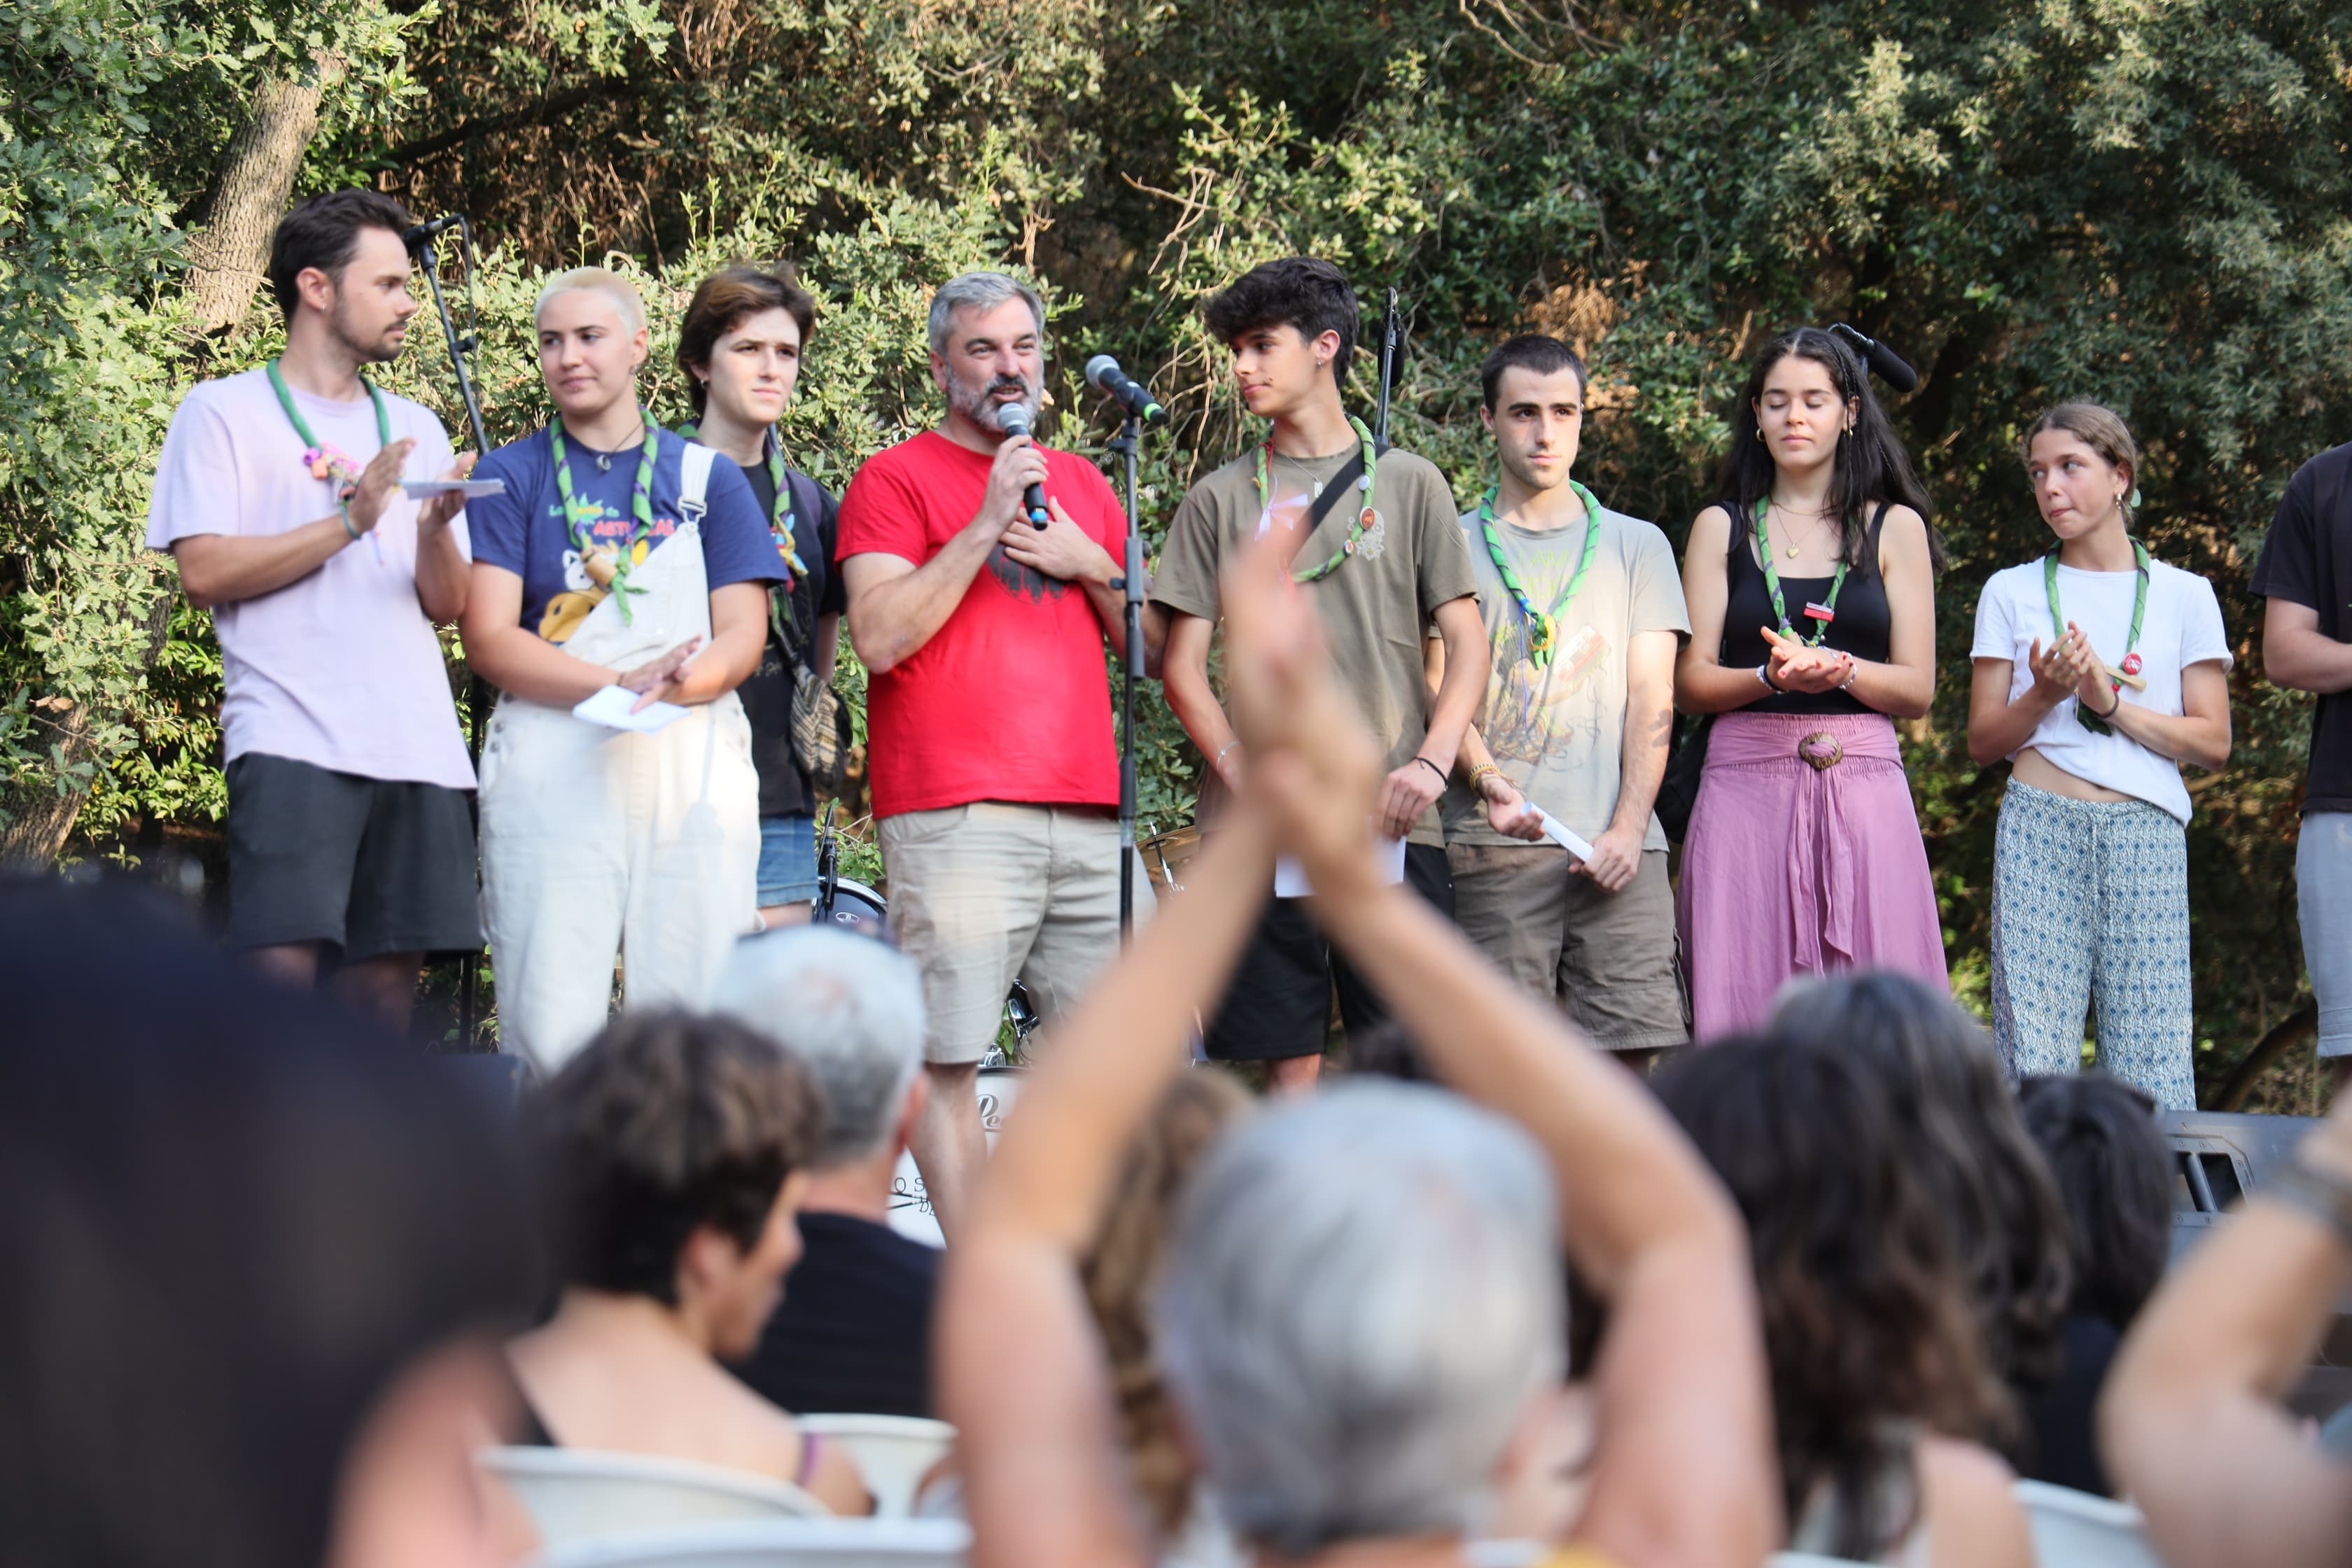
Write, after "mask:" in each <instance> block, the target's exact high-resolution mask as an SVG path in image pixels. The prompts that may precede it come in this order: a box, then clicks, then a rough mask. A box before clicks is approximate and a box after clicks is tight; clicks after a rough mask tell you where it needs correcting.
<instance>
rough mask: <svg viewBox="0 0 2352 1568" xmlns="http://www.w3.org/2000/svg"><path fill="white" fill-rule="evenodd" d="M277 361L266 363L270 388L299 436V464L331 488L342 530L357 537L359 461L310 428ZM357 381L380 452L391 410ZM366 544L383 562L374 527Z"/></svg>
mask: <svg viewBox="0 0 2352 1568" xmlns="http://www.w3.org/2000/svg"><path fill="white" fill-rule="evenodd" d="M278 363H279V362H278V361H277V360H271V361H270V362H269V390H270V391H272V392H274V393H276V394H277V395H278V407H280V408H283V409H284V410H286V420H287V423H289V425H292V426H294V434H295V435H296V436H298V437H300V438H301V441H302V447H303V452H302V466H303V467H305V468H309V469H310V477H311V478H312V479H325V480H326V481H327V482H328V483H329V484H331V486H333V487H334V491H335V510H336V511H338V512H339V513H341V516H342V520H343V531H344V532H346V533H348V534H350V535H351V536H352V539H353V540H357V539H358V538H359V536H360V534H359V530H358V529H357V528H354V527H353V526H352V491H353V490H355V489H358V488H359V482H360V464H359V461H358V459H357V458H352V456H351V455H350V454H348V453H345V452H339V451H337V450H336V449H335V448H334V447H330V446H328V445H327V444H326V443H325V442H324V441H321V440H320V439H319V436H318V433H317V432H316V431H314V430H312V429H311V428H310V421H309V420H308V419H305V418H303V417H302V410H301V409H300V408H299V406H297V405H296V404H295V402H294V393H293V390H292V389H291V388H289V386H288V385H287V384H286V377H285V376H284V375H283V374H280V373H279V371H278ZM360 384H361V385H362V386H364V387H366V388H367V395H368V401H369V402H370V403H373V404H374V405H375V443H376V450H377V451H379V452H381V451H383V449H384V448H385V447H389V446H391V445H392V413H391V411H390V410H389V409H387V408H385V407H384V405H383V393H382V392H380V391H378V390H377V388H376V384H375V383H373V382H372V381H370V380H369V379H368V378H367V377H366V376H362V377H360ZM368 544H369V546H370V547H371V548H372V549H373V550H374V552H375V563H376V564H377V565H379V566H381V565H383V541H382V540H380V539H378V538H377V537H376V536H375V531H374V530H373V529H370V530H369V531H368Z"/></svg>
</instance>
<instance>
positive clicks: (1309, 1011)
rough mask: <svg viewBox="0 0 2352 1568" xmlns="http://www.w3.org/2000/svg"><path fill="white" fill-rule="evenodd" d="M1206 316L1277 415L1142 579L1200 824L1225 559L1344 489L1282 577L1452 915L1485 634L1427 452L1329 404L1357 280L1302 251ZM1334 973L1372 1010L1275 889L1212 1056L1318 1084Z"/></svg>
mask: <svg viewBox="0 0 2352 1568" xmlns="http://www.w3.org/2000/svg"><path fill="white" fill-rule="evenodd" d="M1205 315H1206V317H1207V321H1208V326H1209V330H1210V331H1212V332H1214V333H1215V334H1216V335H1217V336H1218V337H1219V338H1221V339H1223V341H1224V342H1227V343H1229V344H1230V345H1232V348H1233V351H1234V375H1235V377H1236V378H1237V379H1238V380H1239V382H1240V384H1241V393H1242V401H1243V403H1244V405H1246V406H1247V407H1248V408H1249V411H1250V412H1251V413H1252V414H1255V415H1258V416H1263V417H1265V418H1268V419H1271V420H1272V421H1273V425H1274V427H1273V430H1272V432H1271V433H1270V436H1269V438H1268V439H1267V441H1266V442H1265V444H1264V445H1263V446H1261V447H1255V448H1254V449H1252V450H1250V451H1248V452H1246V453H1244V454H1243V455H1242V456H1240V457H1238V458H1234V461H1232V462H1230V463H1228V464H1226V465H1225V466H1224V467H1223V468H1220V469H1218V470H1217V471H1216V472H1215V473H1213V474H1211V475H1210V476H1209V477H1208V478H1207V479H1202V481H1201V482H1200V483H1199V484H1197V485H1195V486H1193V487H1192V491H1191V492H1190V493H1189V494H1187V495H1186V496H1185V498H1184V502H1183V505H1182V506H1181V507H1180V508H1178V509H1177V512H1176V518H1175V521H1173V522H1172V523H1171V525H1170V526H1169V531H1168V541H1167V543H1166V545H1165V547H1164V548H1163V549H1162V551H1161V553H1160V567H1159V572H1158V574H1157V576H1156V577H1155V579H1154V581H1153V585H1152V592H1151V603H1152V605H1153V606H1154V609H1155V612H1156V613H1157V614H1159V615H1161V616H1165V617H1166V618H1167V621H1168V631H1167V645H1166V647H1167V652H1166V662H1165V677H1166V680H1167V686H1168V701H1169V705H1170V706H1171V707H1172V708H1173V709H1175V710H1176V716H1177V717H1178V718H1179V719H1181V721H1183V723H1184V728H1185V730H1186V731H1188V732H1190V734H1191V735H1192V740H1193V742H1194V743H1195V744H1196V745H1198V746H1199V747H1200V748H1201V754H1202V756H1203V757H1204V758H1206V759H1208V761H1209V763H1210V769H1209V773H1210V776H1209V778H1208V780H1207V782H1206V784H1205V785H1204V787H1203V788H1202V796H1201V813H1202V819H1203V821H1204V822H1212V823H1213V818H1214V816H1215V814H1216V811H1217V810H1218V808H1219V807H1220V806H1221V805H1223V800H1224V797H1225V796H1226V795H1227V794H1229V793H1230V792H1231V791H1232V789H1233V788H1234V787H1235V786H1236V785H1237V784H1238V783H1239V782H1240V779H1241V776H1242V772H1243V769H1244V765H1245V762H1246V759H1245V758H1244V754H1243V751H1242V747H1241V744H1240V742H1237V741H1236V740H1234V731H1233V728H1232V726H1231V725H1230V724H1229V723H1228V722H1227V721H1226V719H1225V714H1224V710H1223V708H1222V707H1221V706H1220V705H1219V703H1218V700H1217V695H1216V692H1215V691H1214V690H1213V689H1212V687H1211V686H1210V684H1209V674H1208V658H1209V643H1210V638H1211V635H1212V633H1213V631H1214V629H1215V626H1216V623H1217V618H1218V613H1219V610H1218V597H1217V570H1218V567H1219V564H1220V563H1222V562H1223V560H1224V559H1226V557H1227V556H1228V554H1229V552H1232V551H1234V550H1235V549H1236V548H1238V547H1239V546H1240V545H1241V544H1243V543H1244V542H1247V541H1248V540H1250V539H1252V538H1254V537H1255V536H1256V535H1257V534H1258V533H1259V532H1261V531H1263V530H1264V529H1265V528H1266V527H1267V526H1270V524H1271V522H1272V521H1273V519H1274V517H1275V516H1276V514H1277V513H1278V512H1280V511H1282V510H1286V509H1297V510H1304V511H1306V512H1307V513H1308V515H1310V516H1311V515H1312V514H1313V511H1314V510H1315V509H1316V507H1317V504H1318V502H1319V501H1323V500H1325V497H1326V492H1327V490H1328V489H1333V488H1337V489H1339V491H1340V493H1339V494H1338V495H1337V496H1335V497H1332V498H1331V499H1330V500H1329V502H1328V506H1326V507H1325V509H1324V516H1323V519H1322V521H1321V522H1320V523H1319V524H1318V525H1316V526H1315V527H1314V528H1313V529H1312V531H1310V533H1309V534H1308V537H1307V542H1306V543H1305V544H1304V545H1303V546H1302V547H1301V548H1300V550H1299V552H1298V555H1297V561H1296V563H1294V566H1293V571H1294V574H1296V575H1297V578H1298V579H1299V581H1300V582H1301V583H1302V584H1309V586H1308V587H1307V592H1308V593H1310V594H1311V595H1313V596H1314V598H1315V602H1316V607H1317V609H1318V611H1319V612H1320V615H1321V617H1322V621H1323V626H1324V629H1325V632H1326V634H1327V636H1328V639H1329V642H1330V647H1331V656H1332V658H1333V661H1334V662H1335V663H1336V664H1337V665H1338V667H1339V678H1340V680H1341V682H1342V683H1343V684H1344V685H1345V686H1346V687H1347V689H1348V690H1349V693H1350V694H1351V695H1352V696H1353V697H1354V698H1355V700H1356V701H1357V703H1358V705H1359V707H1360V709H1361V710H1362V713H1363V716H1364V719H1365V721H1367V722H1368V723H1369V724H1370V726H1371V728H1372V731H1373V733H1375V734H1376V735H1378V736H1379V737H1380V738H1381V741H1382V742H1384V743H1385V744H1386V745H1387V746H1388V764H1389V768H1390V770H1391V771H1390V773H1389V775H1388V782H1387V784H1386V786H1385V787H1384V789H1383V790H1382V793H1381V801H1380V817H1381V820H1380V823H1379V827H1380V831H1381V833H1382V834H1383V835H1384V836H1386V837H1390V838H1392V839H1403V840H1404V841H1405V843H1404V847H1403V852H1404V875H1405V879H1406V880H1407V881H1409V882H1410V883H1412V886H1413V888H1414V889H1416V890H1417V891H1419V892H1420V893H1421V894H1422V895H1423V897H1424V898H1426V899H1428V900H1429V901H1430V902H1431V903H1433V904H1434V905H1435V906H1437V907H1438V908H1439V909H1441V910H1445V911H1446V912H1447V913H1448V914H1449V915H1450V914H1451V913H1452V912H1453V883H1452V879H1451V877H1450V876H1449V874H1448V872H1447V870H1446V861H1445V840H1444V832H1443V830H1442V828H1441V827H1440V826H1439V823H1438V817H1437V813H1436V811H1435V809H1434V807H1435V805H1436V802H1437V800H1438V797H1439V796H1440V795H1443V794H1444V790H1445V786H1446V784H1447V781H1448V780H1449V779H1450V778H1451V777H1452V774H1453V768H1454V758H1455V756H1456V755H1457V753H1458V752H1460V749H1461V745H1462V736H1463V731H1465V729H1466V728H1467V727H1468V725H1469V722H1470V716H1471V713H1472V711H1473V710H1474V709H1475V707H1476V705H1477V703H1478V701H1479V700H1480V699H1481V698H1482V697H1483V696H1484V695H1485V693H1486V630H1485V627H1484V626H1483V625H1482V624H1481V622H1480V620H1479V616H1478V604H1477V599H1476V597H1475V593H1476V585H1475V581H1474V579H1473V576H1472V570H1471V563H1470V553H1469V550H1468V548H1467V547H1466V545H1465V542H1464V541H1463V537H1462V531H1461V528H1460V527H1459V526H1458V524H1457V523H1456V521H1455V517H1456V512H1455V508H1454V496H1453V492H1452V491H1451V490H1450V489H1448V488H1447V486H1446V483H1445V479H1444V476H1443V475H1441V474H1440V473H1439V472H1438V471H1437V469H1436V468H1434V467H1433V466H1432V465H1431V464H1430V463H1429V462H1428V461H1426V460H1425V459H1423V458H1417V457H1414V456H1413V455H1412V453H1410V452H1399V451H1388V452H1380V453H1374V452H1373V451H1372V449H1371V448H1372V439H1371V436H1370V432H1369V431H1368V430H1367V429H1366V428H1365V427H1364V425H1363V423H1362V422H1361V421H1360V420H1353V419H1350V418H1349V416H1348V413H1347V411H1346V409H1345V407H1344V406H1343V405H1341V403H1340V399H1339V386H1340V384H1341V382H1342V381H1343V380H1344V379H1345V377H1346V374H1347V368H1348V359H1349V354H1350V353H1352V352H1353V351H1354V348H1355V343H1356V332H1357V322H1358V316H1357V310H1356V296H1355V291H1354V289H1352V288H1351V287H1350V286H1349V282H1348V279H1347V277H1346V275H1345V274H1343V273H1342V272H1340V270H1339V268H1337V267H1334V266H1332V265H1331V264H1330V263H1329V262H1328V261H1318V260H1314V259H1311V258H1305V257H1291V258H1286V259H1284V260H1280V261H1269V262H1266V263H1265V264H1264V265H1263V266H1260V267H1256V268H1252V269H1251V270H1250V271H1249V272H1247V273H1245V274H1244V275H1243V277H1242V278H1241V279H1238V280H1237V281H1235V282H1234V285H1233V287H1232V288H1230V289H1226V290H1225V291H1224V292H1223V293H1222V294H1220V295H1218V296H1216V297H1215V298H1214V299H1213V300H1210V301H1209V303H1208V306H1207V308H1206V310H1205ZM1367 481H1369V483H1367ZM1432 632H1433V635H1434V636H1435V637H1436V638H1438V639H1440V640H1442V641H1443V642H1444V647H1445V656H1446V669H1445V676H1444V681H1443V683H1442V684H1441V685H1440V686H1439V688H1438V689H1437V691H1436V693H1435V695H1434V696H1432V694H1431V691H1430V688H1429V681H1428V677H1427V674H1426V671H1425V667H1424V665H1423V654H1422V645H1423V637H1424V636H1425V635H1429V634H1431V633H1432ZM1335 982H1336V984H1338V986H1339V1006H1340V1015H1341V1017H1342V1019H1343V1020H1344V1022H1345V1023H1346V1025H1347V1026H1348V1028H1349V1030H1350V1031H1351V1032H1352V1031H1354V1030H1356V1029H1359V1028H1361V1027H1363V1026H1366V1025H1368V1024H1370V1023H1372V1022H1374V1021H1376V1020H1377V1019H1379V1018H1380V1017H1381V1016H1383V1014H1384V1011H1385V1009H1384V1008H1383V1006H1382V1005H1381V1001H1380V998H1379V997H1378V995H1377V994H1375V993H1374V992H1373V991H1371V990H1370V988H1369V987H1368V986H1367V985H1366V984H1365V982H1364V980H1363V979H1362V978H1361V977H1360V976H1357V975H1355V974H1353V973H1350V972H1349V969H1348V967H1347V965H1346V964H1345V963H1342V962H1341V961H1339V960H1338V959H1336V958H1335V957H1334V956H1333V955H1332V953H1331V951H1330V948H1329V946H1328V943H1327V942H1324V940H1323V938H1322V935H1321V933H1320V932H1319V931H1317V930H1316V929H1315V927H1314V925H1313V924H1312V922H1311V921H1309V920H1308V918H1307V911H1306V909H1305V907H1304V905H1303V904H1302V902H1301V901H1300V900H1297V899H1270V900H1269V901H1268V905H1267V909H1266V912H1265V917H1264V918H1263V919H1262V920H1261V921H1259V924H1258V929H1257V931H1255V934H1254V935H1253V936H1252V938H1251V941H1250V946H1249V948H1248V951H1247V952H1244V954H1243V956H1242V962H1241V965H1240V968H1239V969H1238V971H1237V972H1236V973H1235V974H1234V981H1233V984H1232V985H1231V987H1230V988H1229V989H1228V990H1227V992H1226V994H1225V1001H1224V1005H1223V1007H1222V1008H1221V1009H1220V1010H1219V1012H1218V1015H1217V1016H1216V1017H1215V1018H1213V1020H1211V1022H1210V1024H1209V1029H1208V1049H1209V1054H1210V1055H1211V1056H1212V1057H1215V1058H1220V1059H1224V1060H1262V1061H1265V1062H1266V1063H1267V1064H1268V1067H1269V1071H1270V1075H1271V1076H1270V1082H1271V1084H1272V1086H1273V1087H1275V1088H1277V1089H1304V1088H1307V1087H1309V1086H1311V1085H1312V1084H1313V1083H1314V1081H1315V1079H1316V1077H1317V1075H1318V1071H1319V1070H1320V1068H1321V1065H1322V1058H1323V1047H1324V1036H1325V1028H1326V1025H1327V1023H1328V1019H1329V1017H1330V1005H1331V989H1332V986H1333V984H1334V983H1335Z"/></svg>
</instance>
